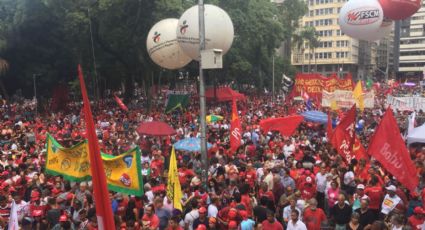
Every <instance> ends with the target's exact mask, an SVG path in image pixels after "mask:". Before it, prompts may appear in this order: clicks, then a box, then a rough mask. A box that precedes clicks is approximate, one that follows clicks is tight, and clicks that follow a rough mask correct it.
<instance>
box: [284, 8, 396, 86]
mask: <svg viewBox="0 0 425 230" xmlns="http://www.w3.org/2000/svg"><path fill="white" fill-rule="evenodd" d="M345 2H347V0H307V4H308V9H309V10H308V13H307V14H306V15H305V16H304V17H303V18H302V19H301V23H300V25H302V26H304V27H305V26H309V27H314V28H315V29H316V31H317V34H318V37H319V46H318V47H317V48H315V49H313V48H311V49H310V48H309V46H308V43H307V42H305V43H304V45H303V46H302V47H299V48H298V47H297V48H294V49H293V51H292V58H291V60H292V64H293V65H295V66H297V67H298V69H299V70H300V71H303V72H319V73H322V74H330V73H335V72H339V73H347V72H349V73H351V74H352V75H353V76H355V77H357V78H366V77H369V76H371V75H373V74H374V72H375V71H376V69H377V63H378V61H379V58H378V57H379V55H378V51H379V50H380V49H379V47H380V46H379V45H378V43H376V42H365V41H359V40H357V39H353V38H351V37H349V36H347V35H345V34H344V33H343V32H342V31H341V29H340V27H339V24H338V18H339V12H340V10H341V7H342V6H343V5H344V4H345ZM383 44H385V43H383ZM381 50H382V47H381ZM387 54H389V52H387ZM385 59H387V58H385Z"/></svg>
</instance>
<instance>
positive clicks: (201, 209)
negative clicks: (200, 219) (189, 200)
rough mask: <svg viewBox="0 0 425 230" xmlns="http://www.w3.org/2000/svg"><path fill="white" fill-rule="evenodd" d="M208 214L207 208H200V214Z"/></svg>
mask: <svg viewBox="0 0 425 230" xmlns="http://www.w3.org/2000/svg"><path fill="white" fill-rule="evenodd" d="M206 212H207V209H206V208H204V207H200V208H199V213H206Z"/></svg>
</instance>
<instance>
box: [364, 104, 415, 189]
mask: <svg viewBox="0 0 425 230" xmlns="http://www.w3.org/2000/svg"><path fill="white" fill-rule="evenodd" d="M367 152H368V153H369V155H371V156H373V157H374V158H375V159H377V160H378V161H379V162H380V163H381V164H382V166H384V168H385V169H386V170H388V172H389V173H391V174H392V175H393V176H394V177H396V178H397V180H398V181H399V182H400V183H401V184H403V185H404V186H405V187H406V188H408V189H409V190H410V191H413V190H414V189H415V188H416V187H417V186H418V183H419V178H418V174H417V172H416V167H415V164H414V163H413V161H412V159H411V158H410V156H409V152H408V150H407V148H406V145H405V143H404V141H403V139H402V138H401V135H400V130H399V128H398V125H397V121H396V120H395V118H394V115H393V111H392V110H391V108H390V107H388V109H387V111H386V112H385V115H384V117H383V118H382V120H381V123H379V126H378V128H377V129H376V132H375V134H374V135H373V137H372V139H371V142H370V145H369V148H368V150H367Z"/></svg>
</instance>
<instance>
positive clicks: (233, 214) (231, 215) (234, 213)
mask: <svg viewBox="0 0 425 230" xmlns="http://www.w3.org/2000/svg"><path fill="white" fill-rule="evenodd" d="M227 215H228V216H229V218H230V219H235V218H236V216H237V215H238V211H237V210H236V209H234V208H232V209H230V210H229V213H227Z"/></svg>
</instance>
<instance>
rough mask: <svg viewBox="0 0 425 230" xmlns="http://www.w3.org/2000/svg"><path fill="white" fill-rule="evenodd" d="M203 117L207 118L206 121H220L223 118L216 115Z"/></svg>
mask: <svg viewBox="0 0 425 230" xmlns="http://www.w3.org/2000/svg"><path fill="white" fill-rule="evenodd" d="M205 119H206V120H207V122H208V123H213V122H217V121H221V120H223V119H224V118H223V117H222V116H218V115H208V116H207V117H206V118H205Z"/></svg>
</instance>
